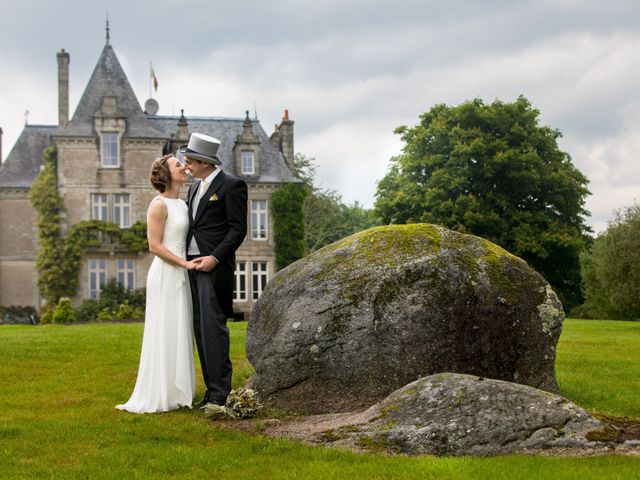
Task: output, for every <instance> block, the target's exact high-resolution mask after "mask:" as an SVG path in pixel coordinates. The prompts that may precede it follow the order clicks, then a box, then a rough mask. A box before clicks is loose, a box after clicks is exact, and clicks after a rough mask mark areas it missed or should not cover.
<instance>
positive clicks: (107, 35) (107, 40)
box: [106, 11, 110, 45]
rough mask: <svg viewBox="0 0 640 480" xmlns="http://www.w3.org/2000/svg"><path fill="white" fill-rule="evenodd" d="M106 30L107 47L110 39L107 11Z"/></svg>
mask: <svg viewBox="0 0 640 480" xmlns="http://www.w3.org/2000/svg"><path fill="white" fill-rule="evenodd" d="M106 30H107V45H109V38H110V36H109V11H107V28H106Z"/></svg>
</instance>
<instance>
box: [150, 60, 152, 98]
mask: <svg viewBox="0 0 640 480" xmlns="http://www.w3.org/2000/svg"><path fill="white" fill-rule="evenodd" d="M151 72H153V66H152V65H151V60H149V98H153V93H152V92H151V82H153V79H152V78H151Z"/></svg>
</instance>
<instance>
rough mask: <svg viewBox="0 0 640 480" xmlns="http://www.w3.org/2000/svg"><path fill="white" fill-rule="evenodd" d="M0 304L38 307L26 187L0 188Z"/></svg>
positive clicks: (33, 237)
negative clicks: (0, 226)
mask: <svg viewBox="0 0 640 480" xmlns="http://www.w3.org/2000/svg"><path fill="white" fill-rule="evenodd" d="M0 225H2V228H0V305H3V306H18V305H25V306H32V307H35V308H37V307H38V294H37V289H36V269H35V259H36V255H37V252H38V244H37V230H36V213H35V211H34V209H33V207H32V206H31V203H30V201H29V189H27V188H20V189H2V190H0Z"/></svg>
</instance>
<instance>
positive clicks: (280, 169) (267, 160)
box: [148, 115, 301, 183]
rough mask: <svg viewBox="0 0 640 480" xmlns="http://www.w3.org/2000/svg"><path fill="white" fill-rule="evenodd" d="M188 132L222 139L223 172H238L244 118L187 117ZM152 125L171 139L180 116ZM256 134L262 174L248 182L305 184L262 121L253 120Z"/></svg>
mask: <svg viewBox="0 0 640 480" xmlns="http://www.w3.org/2000/svg"><path fill="white" fill-rule="evenodd" d="M186 118H187V129H188V130H189V132H190V133H193V132H198V133H204V134H205V135H209V136H212V137H214V138H217V139H218V140H220V142H221V144H220V149H219V150H218V158H220V160H221V161H222V169H223V170H226V171H227V172H233V171H234V156H233V146H234V144H235V141H236V138H237V136H238V135H240V134H241V133H242V124H243V122H244V119H243V118H228V117H191V118H189V117H186ZM148 119H149V123H151V125H153V126H154V127H155V128H156V129H158V130H160V131H162V132H164V134H165V135H166V137H167V138H169V137H170V136H171V135H172V134H174V133H176V131H177V129H178V119H179V117H177V116H159V115H157V116H152V115H149V116H148ZM251 123H252V128H253V133H254V134H256V135H257V136H258V139H259V140H260V159H259V161H260V174H259V175H258V176H255V177H245V180H246V181H247V182H248V183H284V182H294V183H300V182H301V181H300V180H299V179H298V178H296V177H294V176H293V175H292V173H291V171H290V170H289V167H287V165H286V163H285V160H284V157H283V156H282V153H281V152H280V151H279V150H278V149H276V148H274V147H273V146H272V145H271V143H269V136H268V135H267V133H266V132H265V131H264V129H263V128H262V125H260V122H259V121H258V120H252V121H251Z"/></svg>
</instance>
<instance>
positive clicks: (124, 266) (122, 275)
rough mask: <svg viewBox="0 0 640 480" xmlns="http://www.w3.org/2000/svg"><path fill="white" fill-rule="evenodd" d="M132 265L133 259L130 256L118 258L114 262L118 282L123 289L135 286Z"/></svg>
mask: <svg viewBox="0 0 640 480" xmlns="http://www.w3.org/2000/svg"><path fill="white" fill-rule="evenodd" d="M134 265H135V261H134V260H133V259H132V258H119V259H118V260H117V262H116V267H117V269H116V275H117V277H118V283H119V284H120V285H122V286H123V287H124V288H125V290H133V289H134V288H135V282H134V278H135V277H134V271H133V267H134Z"/></svg>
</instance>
